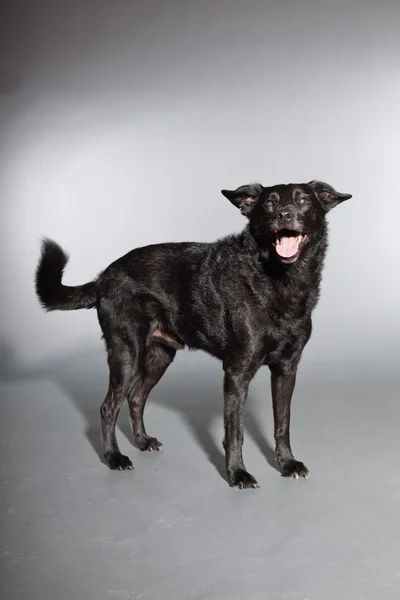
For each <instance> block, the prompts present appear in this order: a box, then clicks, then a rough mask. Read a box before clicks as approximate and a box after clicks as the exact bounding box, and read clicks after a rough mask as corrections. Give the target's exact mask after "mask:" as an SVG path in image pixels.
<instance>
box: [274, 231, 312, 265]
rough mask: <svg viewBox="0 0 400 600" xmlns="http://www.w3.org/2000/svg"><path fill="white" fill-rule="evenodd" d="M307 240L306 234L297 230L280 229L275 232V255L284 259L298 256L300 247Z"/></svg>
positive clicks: (287, 259) (288, 259) (289, 259)
mask: <svg viewBox="0 0 400 600" xmlns="http://www.w3.org/2000/svg"><path fill="white" fill-rule="evenodd" d="M306 242H307V236H306V235H305V234H304V233H299V232H298V231H291V230H286V229H282V230H281V231H277V232H276V239H275V243H274V246H275V250H276V253H277V255H278V256H279V257H280V258H282V259H283V260H285V261H291V260H294V259H295V258H297V257H298V255H299V253H300V250H301V248H302V247H303V246H304V244H305V243H306Z"/></svg>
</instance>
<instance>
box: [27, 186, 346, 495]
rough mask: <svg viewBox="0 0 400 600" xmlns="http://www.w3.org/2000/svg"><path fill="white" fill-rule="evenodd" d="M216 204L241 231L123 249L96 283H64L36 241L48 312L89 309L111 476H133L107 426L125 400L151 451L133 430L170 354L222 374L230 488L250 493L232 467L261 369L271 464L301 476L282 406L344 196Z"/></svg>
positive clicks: (299, 194) (50, 251) (243, 190)
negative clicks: (216, 366)
mask: <svg viewBox="0 0 400 600" xmlns="http://www.w3.org/2000/svg"><path fill="white" fill-rule="evenodd" d="M222 194H223V195H224V196H225V197H226V198H228V200H230V202H232V204H233V205H234V206H236V207H237V208H238V209H239V210H240V211H241V212H242V214H243V215H245V216H246V217H247V218H248V220H249V223H248V225H247V227H246V228H245V229H244V230H243V231H242V233H240V234H239V235H232V236H230V237H226V238H224V239H221V240H219V241H216V242H214V243H211V244H206V243H168V244H158V245H151V246H146V247H143V248H138V249H136V250H132V251H131V252H129V253H128V254H126V255H125V256H123V257H122V258H120V259H118V260H117V261H115V262H114V263H112V264H111V265H110V266H109V267H107V268H106V269H105V271H103V272H102V273H101V274H100V275H99V276H98V277H97V279H95V280H94V281H92V282H90V283H86V284H85V285H81V286H76V287H67V286H64V285H63V284H62V275H63V271H64V268H65V265H66V263H67V260H68V257H67V256H66V254H65V253H64V252H63V251H62V249H61V248H60V247H59V246H58V245H57V244H55V243H54V242H52V241H50V240H45V241H44V243H43V247H42V255H41V259H40V261H39V265H38V268H37V272H36V292H37V295H38V297H39V299H40V302H41V304H42V306H43V307H44V308H45V309H46V310H75V309H79V308H94V307H96V308H97V313H98V318H99V322H100V326H101V329H102V331H103V336H104V339H105V342H106V347H107V354H108V364H109V369H110V382H109V389H108V393H107V396H106V398H105V400H104V402H103V405H102V407H101V422H102V432H103V440H104V452H105V454H104V457H105V460H106V462H107V464H108V466H109V467H110V468H111V469H120V470H124V469H132V468H133V466H132V463H131V461H130V460H129V458H128V457H127V456H123V455H122V454H121V453H120V451H119V448H118V443H117V439H116V434H115V426H116V421H117V417H118V413H119V410H120V407H121V404H122V402H123V401H124V399H125V398H128V403H129V411H130V415H131V419H132V426H133V431H134V436H135V441H136V444H137V446H138V447H139V448H140V450H159V449H160V448H161V447H162V446H161V443H160V442H159V441H158V440H157V439H156V438H153V437H149V436H148V435H147V433H146V429H145V426H144V422H143V412H144V407H145V404H146V400H147V397H148V395H149V393H150V392H151V390H152V389H153V387H154V386H155V385H156V384H157V383H158V381H159V380H160V379H161V377H162V376H163V375H164V373H165V371H166V369H167V368H168V366H169V365H170V364H171V362H172V360H173V359H174V357H175V354H176V351H177V350H180V349H183V348H184V347H185V346H188V347H189V348H192V349H201V350H205V351H206V352H208V353H210V354H212V355H213V356H215V357H217V358H219V359H220V360H221V361H222V363H223V369H224V372H225V378H224V398H225V408H224V427H225V437H224V442H223V445H224V448H225V455H226V469H227V473H228V480H229V483H230V485H231V486H234V487H239V488H249V487H258V483H257V481H256V480H255V478H254V477H253V476H252V475H250V474H249V473H248V472H247V471H246V468H245V466H244V463H243V457H242V445H243V413H244V407H245V402H246V397H247V391H248V388H249V383H250V381H251V380H252V378H253V377H254V375H255V374H256V372H257V370H258V369H259V368H260V367H261V366H262V365H268V367H269V368H270V370H271V382H272V399H273V408H274V420H275V442H276V459H277V462H278V464H279V467H280V469H281V472H282V475H284V476H285V477H295V478H298V477H299V476H302V477H308V469H307V468H306V467H305V465H304V464H303V463H302V462H299V461H297V460H295V458H294V457H293V454H292V451H291V447H290V439H289V426H290V404H291V399H292V393H293V389H294V386H295V380H296V372H297V366H298V363H299V361H300V357H301V354H302V351H303V348H304V346H305V344H306V343H307V341H308V340H309V338H310V335H311V313H312V311H313V309H314V308H315V306H316V304H317V301H318V296H319V287H320V281H321V271H322V267H323V261H324V256H325V252H326V248H327V225H326V221H325V215H326V213H327V212H328V211H329V210H330V209H331V208H333V207H334V206H336V205H337V204H339V203H340V202H342V201H344V200H348V199H349V198H351V197H352V196H351V194H340V193H338V192H337V191H336V190H334V189H333V188H332V187H331V186H329V185H327V184H325V183H322V182H319V181H312V182H310V183H308V184H299V185H297V184H296V185H295V184H290V185H277V186H274V187H263V186H262V185H260V184H254V185H245V186H242V187H240V188H238V189H237V190H235V191H228V190H222Z"/></svg>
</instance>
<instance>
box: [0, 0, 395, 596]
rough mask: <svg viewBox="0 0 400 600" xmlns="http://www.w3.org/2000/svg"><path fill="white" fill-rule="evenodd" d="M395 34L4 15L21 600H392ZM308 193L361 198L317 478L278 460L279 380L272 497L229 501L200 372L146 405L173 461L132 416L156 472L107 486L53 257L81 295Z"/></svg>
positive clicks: (86, 336)
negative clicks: (238, 196)
mask: <svg viewBox="0 0 400 600" xmlns="http://www.w3.org/2000/svg"><path fill="white" fill-rule="evenodd" d="M399 20H400V5H399V2H398V0H381V1H380V2H374V1H372V0H364V1H361V0H351V1H348V0H335V1H334V2H333V1H331V0H324V1H322V0H320V1H317V0H284V1H280V2H272V1H266V0H247V1H246V2H244V1H243V2H240V1H238V0H231V1H228V0H217V1H213V0H203V1H201V2H186V1H184V0H171V1H169V2H164V1H162V0H146V1H142V2H136V1H130V2H129V1H127V0H126V1H122V0H118V1H117V0H114V1H112V2H111V1H105V0H85V1H82V0H69V1H68V2H67V1H65V2H61V1H60V0H36V1H35V2H28V1H25V2H23V1H15V2H13V3H11V2H8V6H4V3H3V6H2V8H1V9H0V27H1V32H0V52H1V64H0V202H1V219H0V227H1V236H0V244H1V248H0V270H1V272H0V275H1V286H0V302H1V311H0V334H1V336H0V337H1V339H0V342H1V374H2V379H3V384H2V403H3V409H4V410H3V417H2V421H1V423H2V430H3V433H2V443H3V444H4V447H3V449H2V453H1V455H2V459H3V460H2V465H1V466H2V484H3V485H4V486H5V489H6V490H8V492H7V495H6V497H5V501H4V502H5V504H4V507H3V508H4V511H3V514H4V515H5V516H4V520H3V521H2V526H4V528H3V529H2V531H4V533H5V537H4V540H5V542H4V544H3V546H4V548H3V551H2V552H3V554H2V557H3V558H1V557H0V558H1V560H2V561H3V562H4V564H5V565H6V570H5V573H6V578H5V579H6V590H7V594H8V595H7V600H8V599H11V598H29V599H30V600H31V599H32V598H41V600H45V599H46V598H54V596H55V595H56V596H57V597H58V598H59V599H60V600H62V599H64V598H65V600H70V598H73V597H76V598H78V597H85V598H87V599H89V598H92V597H93V598H94V597H96V598H97V599H99V598H101V599H102V598H104V599H109V598H123V599H125V598H149V599H151V600H156V599H157V600H158V599H159V598H160V599H162V600H167V599H168V598H174V600H179V599H182V600H183V599H189V598H192V599H194V598H205V599H207V600H211V599H214V598H215V599H216V600H224V599H226V600H234V599H236V598H240V599H241V600H243V599H245V600H247V599H249V600H260V599H265V598H271V599H278V598H285V600H286V599H288V600H305V599H308V598H309V599H311V598H312V600H314V599H318V600H319V599H321V598H323V600H331V599H335V600H336V598H339V597H340V598H346V600H352V599H353V598H354V600H356V599H359V598H362V599H363V600H369V599H370V598H371V600H376V598H380V599H381V600H384V599H386V598H387V599H392V598H393V599H395V598H397V597H398V595H399V592H400V589H399V588H400V586H399V573H398V564H397V562H396V561H397V558H396V556H398V539H399V537H400V530H399V525H398V522H397V521H398V499H399V494H398V489H399V486H400V479H399V476H400V473H399V469H398V460H397V456H398V453H399V451H400V447H399V442H398V439H399V430H400V411H399V407H398V403H397V396H398V385H397V383H396V380H397V379H398V367H397V364H398V347H397V346H398V339H399V333H400V331H399V330H400V321H399V319H398V306H399V301H400V287H399V284H398V273H399V267H400V258H399V256H400V255H399V243H398V221H399V217H400V203H399V192H398V190H399V184H398V177H399V149H398V148H399V139H400V117H399V115H400V112H399V107H400V36H399ZM313 178H319V179H322V180H326V181H327V182H329V183H331V184H332V185H334V186H335V187H337V188H338V189H339V190H340V191H342V192H350V193H352V194H353V199H352V200H351V201H350V202H348V203H346V204H344V205H342V206H340V207H338V208H337V209H336V210H335V211H333V213H331V215H330V218H329V220H330V223H331V236H330V248H329V252H328V258H327V261H326V267H325V272H324V279H323V289H322V299H321V301H320V304H319V306H318V309H317V311H316V312H315V316H314V333H313V336H312V338H311V341H310V343H309V345H308V347H307V349H306V351H305V353H304V358H303V362H302V366H301V371H300V373H301V375H300V379H299V384H298V388H297V391H296V398H297V399H296V404H295V407H296V408H295V415H294V416H295V419H294V425H293V429H294V434H293V435H294V437H295V442H296V447H295V450H296V454H297V455H298V458H299V459H304V460H305V462H306V463H307V465H308V466H309V467H310V469H311V473H312V475H313V474H314V479H310V481H309V482H307V483H306V484H305V485H304V486H302V484H299V487H293V486H291V485H290V484H288V482H286V481H283V480H281V479H280V478H279V477H278V476H277V473H276V471H275V470H274V469H273V468H270V467H269V466H268V465H267V464H266V463H265V457H266V458H267V460H268V461H269V462H270V463H271V465H273V461H272V458H271V427H272V420H271V410H270V400H269V390H268V388H269V385H268V373H267V372H263V373H262V374H260V375H259V376H257V378H256V381H255V382H254V387H253V392H252V398H253V400H252V402H253V404H252V406H253V408H252V409H251V410H250V414H249V422H248V429H249V433H250V438H249V437H247V438H246V440H248V439H249V440H250V439H251V440H253V441H246V444H247V446H246V448H247V450H246V452H247V454H246V453H245V459H246V462H247V463H248V468H249V470H250V471H252V472H254V474H255V475H256V476H257V478H258V479H259V481H260V483H261V485H262V488H261V490H260V491H259V492H255V493H254V495H253V496H251V495H249V494H248V493H247V492H245V493H244V494H243V495H242V496H232V495H229V494H230V490H229V488H228V486H227V485H226V482H225V481H223V479H222V478H221V477H219V475H218V473H217V472H216V471H215V469H213V468H211V469H210V468H209V467H210V463H211V465H212V466H214V467H216V469H217V471H219V472H220V474H223V466H222V465H223V459H222V455H221V446H220V440H221V439H222V424H221V410H222V391H221V390H222V388H221V383H222V372H221V367H220V365H219V364H218V363H217V362H216V361H213V360H212V359H210V358H208V357H206V356H204V355H201V354H199V353H195V354H186V353H182V354H181V355H180V356H178V359H177V361H176V365H175V364H174V366H173V367H172V368H171V371H169V372H168V374H167V375H166V377H165V380H164V381H163V382H162V383H161V384H160V386H159V388H157V390H156V391H155V392H154V402H153V403H151V402H150V406H149V409H148V415H149V416H148V419H149V420H150V428H151V429H152V430H153V432H154V434H155V435H159V436H160V438H161V439H162V440H163V441H165V442H166V449H168V451H167V450H166V452H165V453H164V455H163V456H161V457H151V459H150V458H148V457H144V456H143V455H139V453H138V452H135V451H134V450H133V449H132V447H131V445H130V442H128V439H130V438H129V436H130V434H129V423H128V420H127V415H126V413H124V414H125V417H124V416H122V425H121V428H122V431H120V432H119V437H120V439H121V438H122V448H123V450H124V451H125V452H126V453H128V454H129V455H130V456H132V458H133V459H134V462H135V464H136V465H137V466H138V468H137V470H136V471H135V472H134V474H133V475H132V478H131V479H129V480H128V479H127V478H124V476H120V478H117V477H113V476H112V474H110V473H108V472H107V470H106V469H105V467H104V466H103V465H102V464H101V462H100V460H99V456H100V454H101V447H100V439H99V438H100V436H99V412H98V409H99V406H100V403H101V401H102V399H103V397H104V394H105V392H106V385H107V371H106V361H105V355H104V352H103V348H102V343H101V341H100V331H99V327H98V324H97V319H96V315H95V314H94V312H93V311H80V312H75V313H54V314H43V313H42V312H41V311H40V309H39V307H38V304H37V301H36V298H35V295H34V288H33V274H34V269H35V266H36V262H37V259H38V253H39V240H40V238H41V237H43V236H49V237H52V238H54V239H55V240H56V241H58V242H59V243H61V245H62V246H64V247H65V248H66V249H67V250H68V252H69V253H70V254H71V260H70V263H69V265H68V267H67V271H66V275H65V279H64V281H65V283H67V284H70V285H74V284H79V283H84V282H86V281H88V280H90V279H91V278H92V277H94V276H95V275H96V274H97V273H98V272H99V271H100V270H101V269H102V268H104V267H105V266H106V265H107V264H109V263H110V262H111V261H112V260H114V259H115V258H117V257H119V256H120V255H121V254H123V253H125V252H127V251H128V250H130V249H131V248H132V247H135V246H139V245H144V244H148V243H153V242H158V241H169V240H176V241H178V240H213V239H215V238H216V237H218V236H222V235H225V234H228V233H231V232H234V231H239V230H240V228H241V227H243V225H244V220H243V218H242V217H241V216H240V215H239V214H238V213H237V212H235V210H234V208H233V207H232V206H231V205H230V204H229V203H228V202H227V200H226V199H225V198H224V197H223V196H222V195H221V194H220V189H221V188H224V187H228V188H233V187H236V186H238V185H241V184H244V183H248V182H253V181H260V182H261V183H263V184H264V185H269V184H274V183H281V182H291V181H308V180H310V179H313ZM364 378H365V379H364ZM393 381H394V383H390V382H393ZM388 382H389V383H388ZM383 384H385V386H386V387H384V386H383ZM265 398H267V403H265ZM266 407H267V408H266ZM39 409H40V410H39ZM252 411H253V412H252ZM254 411H255V412H254ZM183 423H185V426H183ZM154 430H155V431H154ZM266 431H269V437H268V435H265V434H266ZM83 433H85V435H86V437H85V435H83ZM150 433H151V432H150ZM123 434H126V435H125V436H124V435H123ZM354 434H355V437H354ZM86 438H87V439H86ZM268 439H269V441H268ZM88 442H89V443H88ZM253 442H254V443H253ZM182 448H184V451H183V450H182ZM93 449H94V450H95V452H93ZM297 449H298V450H297ZM260 450H261V452H260ZM98 454H99V456H98ZM247 457H248V458H247ZM207 458H208V462H207V460H206V459H207ZM186 459H187V460H186ZM149 461H150V462H149ZM156 461H158V462H156ZM44 466H45V468H43V467H44ZM266 478H267V479H268V484H267V483H266V481H265V479H266ZM171 482H172V483H171ZM176 483H178V484H179V485H177V486H176V487H174V485H175V484H176ZM8 484H10V485H8ZM7 486H8V487H7ZM171 486H172V487H171ZM307 486H308V487H307ZM313 486H314V487H313ZM257 494H258V496H257ZM236 498H237V500H236ZM113 502H114V504H113ZM116 503H117V505H118V512H115V510H114V509H113V507H115V506H116ZM132 503H133V506H132ZM236 503H238V504H236ZM138 505H139V508H138ZM171 507H172V508H171ZM173 507H176V508H173ZM178 507H179V510H178ZM139 509H140V511H139V516H138V512H137V510H139ZM175 510H177V511H178V512H177V513H175V512H174V511H175ZM182 515H185V516H184V517H182ZM377 515H379V517H378V516H377ZM193 519H194V521H193ZM164 520H165V524H163V523H164ZM27 523H28V525H29V526H27ZM171 523H172V529H168V528H169V527H171ZM232 523H233V524H234V526H233V528H232ZM164 527H166V528H167V529H163V528H164ZM188 527H189V529H187V528H188ZM100 530H101V531H100ZM132 531H133V533H132ZM168 532H169V533H168ZM177 532H178V533H177ZM182 532H184V535H182ZM150 533H152V535H153V537H151V536H150V538H149V537H148V536H149V534H150ZM167 534H168V535H169V536H171V537H168V536H167ZM166 536H167V537H166ZM185 536H186V537H185ZM138 540H139V541H138ZM349 540H350V541H349ZM137 543H138V544H139V545H138V546H137ZM143 548H145V549H146V551H145V552H144V553H142V552H141V549H143ZM237 548H239V549H240V550H239V551H236V549H237ZM171 550H172V552H171ZM263 553H264V554H263ZM221 556H224V557H225V558H220V557H221ZM265 559H268V562H267V563H265ZM246 561H247V562H246ZM179 564H180V565H182V569H181V568H180V567H177V566H176V565H179ZM267 564H268V565H269V567H268V568H267V566H266V565H267ZM83 565H85V568H83ZM174 565H175V566H174ZM377 565H378V566H377ZM268 569H269V570H268ZM374 569H377V573H379V574H378V575H376V576H375V578H372V579H371V573H372V572H373V571H374ZM132 578H133V579H132ZM157 586H161V587H157Z"/></svg>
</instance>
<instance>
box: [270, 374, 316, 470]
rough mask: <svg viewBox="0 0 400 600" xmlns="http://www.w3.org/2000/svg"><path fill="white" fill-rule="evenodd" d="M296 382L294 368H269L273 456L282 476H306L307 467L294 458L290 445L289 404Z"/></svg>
mask: <svg viewBox="0 0 400 600" xmlns="http://www.w3.org/2000/svg"><path fill="white" fill-rule="evenodd" d="M295 383H296V370H293V371H291V372H285V370H283V369H282V368H278V367H275V368H273V369H271V387H272V403H273V409H274V430H275V457H276V460H277V462H278V465H279V468H280V470H281V473H282V475H283V476H284V477H295V478H296V479H298V478H299V477H306V478H307V477H308V475H309V473H308V469H307V467H306V466H305V465H304V464H303V463H302V462H300V461H298V460H296V459H295V458H294V456H293V454H292V449H291V447H290V405H291V402H292V395H293V390H294V386H295Z"/></svg>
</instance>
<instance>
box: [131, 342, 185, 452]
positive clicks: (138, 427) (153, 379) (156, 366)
mask: <svg viewBox="0 0 400 600" xmlns="http://www.w3.org/2000/svg"><path fill="white" fill-rule="evenodd" d="M175 354H176V350H175V349H174V348H171V347H168V346H165V345H162V344H160V343H158V342H153V343H152V344H151V345H150V347H149V349H148V351H147V354H146V359H145V363H144V378H143V380H142V384H141V386H140V387H139V386H133V387H132V388H131V390H130V392H129V394H128V404H129V412H130V415H131V421H132V428H133V434H134V436H135V444H136V446H137V447H138V448H139V450H142V451H148V452H151V451H152V450H161V448H162V444H161V442H159V441H158V440H157V438H154V437H150V436H148V435H147V433H146V428H145V426H144V421H143V413H144V408H145V405H146V401H147V398H148V396H149V394H150V392H151V390H152V389H153V388H154V386H155V385H157V383H158V382H159V381H160V379H161V377H162V376H163V375H164V373H165V371H166V370H167V369H168V367H169V365H170V364H171V363H172V361H173V360H174V358H175Z"/></svg>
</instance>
